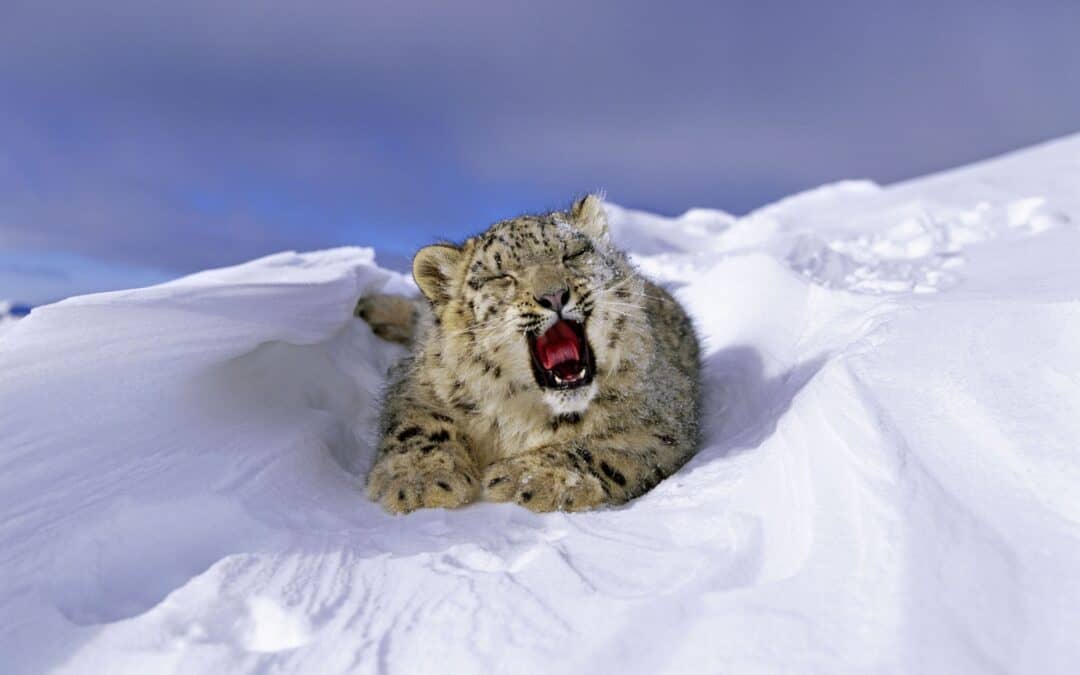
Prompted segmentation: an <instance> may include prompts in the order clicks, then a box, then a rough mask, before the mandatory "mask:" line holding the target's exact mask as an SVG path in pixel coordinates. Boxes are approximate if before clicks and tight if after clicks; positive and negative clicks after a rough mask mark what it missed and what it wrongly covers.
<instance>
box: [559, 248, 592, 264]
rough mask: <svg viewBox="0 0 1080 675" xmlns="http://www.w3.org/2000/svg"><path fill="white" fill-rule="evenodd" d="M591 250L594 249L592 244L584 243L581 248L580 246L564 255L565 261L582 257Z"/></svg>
mask: <svg viewBox="0 0 1080 675" xmlns="http://www.w3.org/2000/svg"><path fill="white" fill-rule="evenodd" d="M591 250H593V247H592V244H584V245H583V246H582V247H581V248H579V249H577V250H574V251H570V252H568V253H567V254H566V255H564V256H563V262H567V261H568V260H573V259H574V258H580V257H581V256H583V255H585V254H586V253H588V252H589V251H591Z"/></svg>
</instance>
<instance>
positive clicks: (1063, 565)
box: [0, 137, 1080, 675]
mask: <svg viewBox="0 0 1080 675" xmlns="http://www.w3.org/2000/svg"><path fill="white" fill-rule="evenodd" d="M1078 185H1080V137H1072V138H1068V139H1064V140H1061V141H1057V142H1055V143H1051V144H1048V145H1045V146H1041V147H1038V148H1034V149H1032V150H1029V151H1026V152H1023V153H1019V154H1016V155H1012V156H1007V157H1005V158H1001V159H998V160H994V161H991V162H987V163H984V164H981V165H976V166H973V167H969V168H964V169H960V170H957V171H954V172H950V173H946V174H942V175H937V176H932V177H929V178H925V179H921V180H917V181H913V182H910V183H906V184H900V185H896V186H891V187H888V188H881V187H878V186H876V185H873V184H870V183H863V182H852V183H842V184H837V185H831V186H826V187H823V188H820V189H818V190H815V191H812V192H809V193H805V194H800V195H796V196H794V197H791V198H789V199H786V200H784V201H782V202H780V203H777V204H774V205H772V206H769V207H767V208H764V209H761V210H760V211H757V212H755V213H752V214H750V215H748V216H746V217H743V218H734V217H732V216H729V215H727V214H724V213H720V212H714V211H700V210H697V211H690V212H688V213H686V214H684V215H683V216H681V217H679V218H674V219H665V218H660V217H657V216H652V215H649V214H643V213H638V212H633V211H628V210H624V209H621V208H618V207H616V206H614V205H612V206H611V207H610V212H611V217H612V220H613V231H614V233H615V237H616V238H617V240H619V242H620V243H621V244H622V245H623V246H625V247H627V248H629V249H630V250H632V251H634V252H635V254H636V260H637V262H638V264H639V265H640V267H641V268H642V269H643V270H644V271H645V272H647V273H648V274H650V275H652V276H654V277H655V278H657V279H659V280H661V281H663V282H664V283H666V284H668V285H669V286H670V287H672V288H673V289H676V293H677V294H678V295H679V297H680V298H681V299H682V300H683V301H684V302H685V303H686V304H687V306H688V307H689V308H690V309H691V311H692V313H693V315H694V316H695V318H696V321H697V322H698V325H699V328H700V332H701V335H702V337H703V340H704V342H705V347H706V359H705V375H706V386H707V400H706V403H705V405H706V409H707V411H708V422H707V429H706V443H705V446H704V447H703V449H702V450H701V452H700V454H699V455H698V456H697V457H696V458H695V459H694V460H693V461H692V462H691V463H690V464H689V465H688V466H686V467H685V468H684V469H683V470H682V471H681V472H679V473H678V474H676V475H675V476H674V477H672V478H671V479H669V480H667V481H666V482H664V483H663V484H661V485H660V486H659V487H658V488H657V489H656V490H654V491H653V492H651V493H650V494H648V495H646V496H645V497H643V498H641V499H639V500H636V501H635V502H632V503H631V504H629V505H627V506H625V507H622V508H616V509H610V510H605V511H600V512H594V513H587V514H575V515H566V514H552V515H546V516H538V515H534V514H532V513H530V512H527V511H525V510H522V509H520V508H517V507H515V506H510V505H492V504H479V505H474V506H471V507H468V508H465V509H462V510H459V511H453V512H448V511H423V512H418V513H415V514H411V515H409V516H406V517H397V518H394V517H390V516H387V515H385V514H383V513H382V512H381V511H380V510H379V509H378V508H377V507H376V506H375V505H373V504H371V503H370V502H368V501H367V499H366V498H365V497H364V496H363V494H362V492H361V484H362V477H363V474H364V471H365V469H366V467H367V465H368V463H369V462H370V460H371V456H372V449H373V444H374V442H375V439H374V438H373V419H374V416H375V414H376V406H377V400H378V393H379V389H380V386H381V383H382V377H383V373H385V371H386V368H387V367H388V366H389V365H390V364H391V363H392V362H393V361H394V359H396V358H398V357H399V356H400V355H401V352H400V351H398V349H397V348H395V347H393V346H391V345H388V344H385V343H382V342H380V341H379V340H378V339H376V338H375V337H374V336H373V335H371V333H370V332H369V331H368V329H367V327H366V326H365V325H364V324H362V323H360V322H358V321H356V320H354V319H352V318H351V309H352V306H353V304H354V302H355V300H356V298H357V297H359V296H360V295H362V294H365V293H368V292H373V291H389V292H409V291H410V289H411V284H410V282H409V281H408V280H407V279H404V278H403V277H401V276H400V275H398V274H395V273H392V272H388V271H385V270H383V269H380V268H379V267H378V266H377V265H376V262H375V257H374V253H373V252H372V251H370V250H368V249H339V250H333V251H325V252H318V253H308V254H296V253H285V254H280V255H276V256H272V257H269V258H265V259H262V260H257V261H254V262H251V263H248V264H245V265H241V266H238V267H234V268H229V269H222V270H214V271H209V272H204V273H201V274H196V275H194V276H190V277H186V278H183V279H180V280H177V281H174V282H171V283H167V284H163V285H160V286H154V287H151V288H144V289H138V290H132V291H123V292H116V293H106V294H100V295H93V296H84V297H79V298H73V299H69V300H66V301H64V302H61V303H58V304H55V305H51V306H46V307H42V308H37V309H35V310H34V312H33V313H32V314H31V315H30V316H29V317H28V318H26V319H24V320H21V321H19V322H17V323H15V324H13V325H11V326H6V327H5V330H4V331H3V333H2V335H0V580H2V583H0V619H2V620H0V661H2V662H3V664H4V665H3V670H4V672H6V673H44V672H50V673H91V672H94V673H98V672H102V673H104V672H107V673H133V674H135V673H137V674H139V675H143V674H145V673H151V672H153V673H185V674H187V673H224V672H229V673H242V672H304V673H338V672H341V673H346V672H347V673H377V672H378V673H386V672H389V673H410V674H411V673H425V672H438V673H446V672H461V673H483V672H500V673H509V672H513V673H547V674H550V673H553V672H554V673H561V672H566V673H578V672H619V673H656V672H672V673H675V672H738V673H774V672H800V673H811V672H821V673H840V672H860V673H863V672H882V673H913V672H919V673H964V672H978V673H984V672H1015V673H1021V672H1023V673H1030V672H1039V673H1067V672H1075V668H1076V664H1077V663H1080V641H1077V640H1076V637H1075V636H1076V634H1077V632H1078V631H1080V487H1078V486H1080V266H1078V265H1077V264H1076V254H1077V251H1080V230H1078V228H1077V223H1080V191H1078V190H1077V189H1076V186H1078Z"/></svg>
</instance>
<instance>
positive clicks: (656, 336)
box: [358, 196, 700, 513]
mask: <svg viewBox="0 0 1080 675" xmlns="http://www.w3.org/2000/svg"><path fill="white" fill-rule="evenodd" d="M413 276H414V278H415V279H416V282H417V285H418V286H419V287H420V290H421V291H422V293H423V294H424V296H425V299H426V302H422V303H420V306H419V308H418V310H417V311H415V312H408V311H404V310H403V309H402V307H401V305H400V302H401V301H400V299H399V298H394V297H392V296H380V297H375V298H369V299H365V300H362V301H361V303H360V305H358V311H362V312H363V314H364V316H365V317H366V319H367V320H368V322H369V323H371V324H372V326H373V328H374V330H375V331H376V333H378V334H381V335H386V336H390V337H391V339H396V338H398V337H399V336H401V335H409V334H412V335H413V336H414V346H413V353H412V356H411V357H409V358H408V359H406V361H405V362H404V363H402V364H401V367H399V368H398V369H397V371H396V373H395V374H394V375H392V378H391V379H392V383H391V386H390V388H389V391H388V393H387V397H386V401H385V405H384V411H383V418H382V425H381V432H382V442H381V444H380V447H379V453H378V456H377V458H376V461H375V464H374V466H373V467H372V469H371V472H370V473H369V475H368V481H367V486H368V493H369V495H370V496H371V498H372V499H374V500H376V501H378V502H379V503H380V504H382V505H383V506H384V507H385V508H386V509H387V510H388V511H391V512H394V513H405V512H408V511H412V510H414V509H417V508H423V507H435V506H443V507H456V506H461V505H464V504H468V503H470V502H472V501H475V500H477V499H485V500H488V501H513V502H517V503H518V504H521V505H523V506H525V507H527V508H529V509H532V510H534V511H553V510H566V511H577V510H582V509H590V508H594V507H597V506H600V505H603V504H621V503H623V502H625V501H627V500H629V499H633V498H634V497H637V496H639V495H641V494H643V493H645V492H646V491H648V490H650V489H651V488H652V487H653V486H655V485H656V484H657V483H658V482H659V481H661V480H663V479H664V478H665V477H667V476H669V475H670V474H671V473H672V472H674V471H675V470H676V469H678V468H679V467H680V466H681V465H682V464H683V463H685V462H686V460H687V459H689V458H690V456H691V455H692V454H693V452H694V451H695V449H696V445H697V434H698V416H699V412H698V393H699V391H698V390H699V367H700V366H699V353H698V342H697V338H696V336H695V334H694V330H693V327H692V325H691V323H690V320H689V318H688V317H687V315H686V313H685V312H684V311H683V309H682V308H681V307H680V306H679V304H678V303H677V302H676V301H675V300H674V299H673V298H672V297H671V295H669V294H668V293H667V291H665V290H664V289H662V288H660V287H659V286H657V285H655V284H653V283H651V282H649V281H648V280H646V279H645V278H643V277H642V276H641V275H640V274H638V272H637V271H636V270H635V269H634V268H633V266H632V265H631V264H630V263H629V261H628V260H627V257H626V255H625V254H624V253H623V252H621V251H619V250H618V249H616V248H615V247H614V246H612V245H611V243H610V241H609V239H608V231H607V220H606V216H605V214H604V211H603V207H602V205H601V203H600V200H599V199H598V198H597V197H595V196H588V197H586V198H584V199H582V200H580V201H578V202H577V203H575V204H574V206H573V207H572V208H571V209H570V210H568V211H559V212H554V213H549V214H544V215H537V216H521V217H518V218H514V219H511V220H506V221H502V222H499V223H496V224H495V225H493V226H492V227H491V228H490V229H489V230H487V231H486V232H484V233H483V234H480V235H478V236H475V237H472V238H470V239H468V240H467V241H465V243H464V244H462V245H460V246H456V245H449V244H440V245H436V246H429V247H427V248H424V249H422V250H421V251H420V252H419V253H417V255H416V258H415V260H414V262H413ZM564 287H565V288H569V290H570V299H569V301H568V302H567V304H566V305H565V306H564V308H563V311H562V315H563V317H564V318H568V319H572V320H575V321H579V322H581V323H583V324H584V325H585V328H586V336H587V339H588V341H589V345H590V348H591V349H592V351H593V354H594V356H595V360H596V373H595V377H594V380H593V382H592V384H591V385H589V386H587V387H580V388H578V389H573V390H563V391H556V390H550V389H543V388H541V387H540V386H539V385H538V384H537V382H536V379H535V377H534V375H533V372H532V366H531V356H530V352H529V348H528V344H527V341H526V338H525V335H526V334H527V333H529V332H533V333H536V334H538V333H542V332H543V331H544V330H546V329H547V328H549V327H550V326H552V325H553V324H554V323H555V322H556V321H557V320H558V317H557V315H556V313H555V312H553V311H551V310H549V309H546V308H544V307H543V306H541V305H540V304H539V303H538V301H537V298H538V297H542V296H543V295H545V294H546V293H548V292H550V291H551V290H552V289H557V288H559V289H561V288H564ZM418 317H419V318H418Z"/></svg>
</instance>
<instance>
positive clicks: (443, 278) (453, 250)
mask: <svg viewBox="0 0 1080 675" xmlns="http://www.w3.org/2000/svg"><path fill="white" fill-rule="evenodd" d="M460 262H461V249H460V248H458V247H456V246H451V245H450V244H435V245H434V246H426V247H424V248H422V249H420V250H419V251H417V253H416V256H415V257H414V258H413V266H412V273H413V279H414V280H416V285H417V286H419V287H420V292H421V293H423V294H424V296H425V297H426V298H427V299H428V300H430V301H432V302H433V303H445V302H448V301H449V300H450V284H451V282H452V281H453V279H454V275H455V273H456V271H457V266H458V264H459V263H460Z"/></svg>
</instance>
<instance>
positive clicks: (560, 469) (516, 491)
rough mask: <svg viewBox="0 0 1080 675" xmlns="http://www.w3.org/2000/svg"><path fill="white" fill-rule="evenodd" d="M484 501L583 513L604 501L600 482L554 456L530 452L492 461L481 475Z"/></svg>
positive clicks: (544, 509) (568, 461)
mask: <svg viewBox="0 0 1080 675" xmlns="http://www.w3.org/2000/svg"><path fill="white" fill-rule="evenodd" d="M483 484H484V499H485V500H487V501H489V502H511V501H512V502H516V503H518V504H520V505H522V506H524V507H525V508H527V509H531V510H533V511H537V512H546V511H584V510H587V509H592V508H596V507H597V506H600V505H601V504H604V503H605V502H606V501H607V494H606V492H605V491H604V486H603V485H602V484H601V482H600V480H599V479H598V478H597V477H596V476H593V475H592V474H590V473H587V472H582V471H581V470H580V469H578V468H576V467H575V466H574V465H573V463H572V462H571V461H570V460H566V461H561V460H560V458H559V456H558V455H557V454H555V453H541V452H532V453H527V454H524V455H519V456H517V457H511V458H510V459H504V460H501V461H499V462H495V463H494V464H491V465H490V466H488V467H487V469H486V470H485V472H484V479H483Z"/></svg>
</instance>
